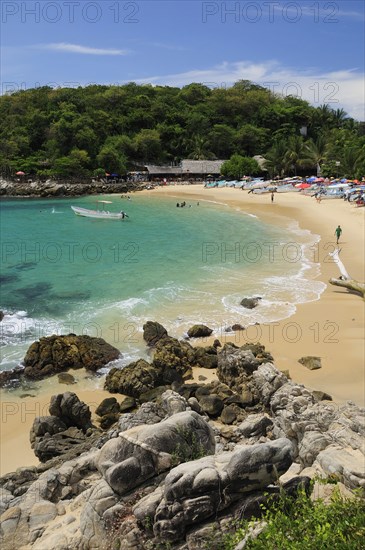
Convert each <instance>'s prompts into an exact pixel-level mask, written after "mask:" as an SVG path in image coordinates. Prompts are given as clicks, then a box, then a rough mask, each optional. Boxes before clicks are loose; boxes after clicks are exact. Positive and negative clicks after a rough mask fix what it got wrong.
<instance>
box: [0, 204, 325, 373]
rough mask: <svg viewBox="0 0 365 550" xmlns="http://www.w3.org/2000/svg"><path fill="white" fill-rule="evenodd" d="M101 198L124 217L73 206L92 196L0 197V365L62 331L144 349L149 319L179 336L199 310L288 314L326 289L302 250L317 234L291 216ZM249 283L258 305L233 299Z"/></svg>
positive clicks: (205, 318) (218, 317)
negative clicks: (97, 215) (277, 219)
mask: <svg viewBox="0 0 365 550" xmlns="http://www.w3.org/2000/svg"><path fill="white" fill-rule="evenodd" d="M98 198H99V199H100V198H101V197H98ZM102 198H104V199H110V200H112V201H113V203H112V204H110V205H108V208H109V209H110V210H111V211H114V212H118V211H120V210H121V209H123V210H125V211H126V212H127V213H128V215H129V218H128V219H126V220H123V221H116V220H93V219H88V218H81V217H78V216H76V215H75V214H73V212H72V210H71V208H70V206H71V205H75V206H83V207H86V208H95V206H96V199H95V197H82V198H77V199H58V200H51V199H44V200H31V199H27V200H5V201H3V202H2V204H1V234H2V254H1V264H2V265H1V299H0V307H1V309H2V310H4V311H5V312H6V313H7V315H6V317H5V319H4V321H3V322H2V323H1V341H2V347H1V350H0V351H1V368H3V369H7V368H12V367H14V366H15V365H16V364H18V363H19V362H20V361H21V359H22V357H23V356H24V353H25V350H26V349H27V347H28V346H29V344H30V343H31V342H32V341H34V340H35V339H37V338H39V337H41V336H45V335H49V334H54V333H58V334H64V333H68V332H75V333H77V334H81V333H85V334H90V335H92V336H102V337H103V338H105V339H106V340H107V341H108V342H110V343H112V344H114V345H115V346H116V347H118V348H119V349H120V350H121V351H122V353H123V361H125V362H127V361H128V360H130V359H131V358H135V357H137V356H140V355H141V353H142V352H143V351H144V345H143V342H142V338H141V331H142V325H143V323H144V322H145V321H146V320H148V319H154V320H158V321H160V322H161V323H163V324H164V325H165V326H166V328H167V329H168V330H169V332H170V333H171V334H172V335H174V336H178V337H181V336H183V335H184V332H185V331H186V330H187V329H188V327H189V326H190V325H191V324H193V323H196V322H203V323H206V324H208V325H210V326H212V328H214V329H215V331H216V333H217V334H218V333H219V331H220V330H224V329H225V328H226V327H227V326H229V325H230V324H233V323H241V324H243V325H245V326H247V325H248V324H254V323H255V322H260V323H264V322H269V321H272V320H278V319H282V318H285V317H287V316H289V315H291V314H292V313H293V312H294V311H295V304H297V303H300V302H304V301H307V300H313V299H317V298H318V295H319V293H320V292H321V291H322V290H323V287H322V286H321V283H318V282H314V281H313V280H311V279H312V278H313V275H314V274H315V272H316V270H318V266H316V265H314V264H312V263H311V261H310V256H309V255H308V253H307V252H306V251H308V250H309V247H310V246H311V245H312V244H313V243H314V242H315V240H316V237H315V236H313V235H311V234H310V233H308V232H305V231H299V230H298V228H297V227H296V226H295V224H292V225H290V226H288V227H287V228H285V229H283V228H278V227H275V226H271V225H269V224H265V223H263V222H262V221H261V220H259V219H258V218H256V217H254V216H252V215H249V214H246V213H245V212H241V211H236V210H234V209H231V208H228V207H227V206H224V205H217V204H214V203H210V202H207V201H200V203H199V204H197V202H191V203H190V204H191V206H189V203H188V205H187V206H186V207H185V208H177V207H176V202H177V200H176V199H171V198H161V197H146V196H142V195H140V196H139V195H133V196H132V199H131V200H130V201H128V200H127V199H123V198H121V197H119V196H113V197H102ZM290 243H292V244H290ZM284 283H285V287H284ZM255 295H256V296H261V297H262V300H261V302H260V305H259V306H258V307H257V308H256V309H255V310H251V311H250V310H245V309H244V308H242V306H240V305H239V303H240V300H241V299H242V297H244V296H255Z"/></svg>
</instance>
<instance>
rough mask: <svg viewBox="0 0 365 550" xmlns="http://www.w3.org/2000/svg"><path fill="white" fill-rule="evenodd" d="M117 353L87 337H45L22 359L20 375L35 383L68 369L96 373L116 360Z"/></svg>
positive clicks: (106, 344)
mask: <svg viewBox="0 0 365 550" xmlns="http://www.w3.org/2000/svg"><path fill="white" fill-rule="evenodd" d="M119 355H120V352H119V350H117V349H116V348H114V347H113V346H111V345H110V344H108V343H107V342H105V340H103V339H102V338H93V337H91V336H76V335H75V334H69V335H68V336H46V337H44V338H41V339H40V340H39V341H37V342H34V343H33V344H32V345H31V346H30V348H29V349H28V351H27V353H26V355H25V358H24V365H25V369H24V375H25V376H26V377H27V378H30V379H33V380H39V379H41V378H45V377H46V376H51V375H53V374H57V373H59V372H62V371H65V370H68V369H71V368H72V369H81V368H85V369H87V370H90V371H93V372H95V371H97V370H98V369H100V368H101V367H103V366H105V365H106V364H107V363H109V362H110V361H114V360H115V359H118V357H119Z"/></svg>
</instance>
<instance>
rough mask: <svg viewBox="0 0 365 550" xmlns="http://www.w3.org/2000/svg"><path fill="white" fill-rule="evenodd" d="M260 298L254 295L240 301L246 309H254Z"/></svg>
mask: <svg viewBox="0 0 365 550" xmlns="http://www.w3.org/2000/svg"><path fill="white" fill-rule="evenodd" d="M260 300H261V297H260V296H255V297H254V298H243V299H242V300H241V302H240V303H241V306H243V307H245V308H246V309H254V308H255V307H257V306H258V305H259V301H260Z"/></svg>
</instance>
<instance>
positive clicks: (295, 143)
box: [284, 136, 304, 175]
mask: <svg viewBox="0 0 365 550" xmlns="http://www.w3.org/2000/svg"><path fill="white" fill-rule="evenodd" d="M303 147H304V142H303V138H302V137H301V136H290V138H289V140H288V143H287V151H286V153H285V155H284V164H285V172H286V173H287V174H288V173H290V172H292V171H294V174H295V175H297V167H298V166H300V164H301V160H302V158H303Z"/></svg>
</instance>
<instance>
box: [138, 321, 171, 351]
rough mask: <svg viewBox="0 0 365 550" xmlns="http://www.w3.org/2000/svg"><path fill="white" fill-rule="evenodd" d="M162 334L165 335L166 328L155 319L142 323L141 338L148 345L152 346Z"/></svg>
mask: <svg viewBox="0 0 365 550" xmlns="http://www.w3.org/2000/svg"><path fill="white" fill-rule="evenodd" d="M164 336H167V330H166V329H165V327H163V326H162V325H160V323H157V321H147V323H145V324H144V325H143V339H144V341H145V342H147V344H148V345H149V346H154V345H155V344H156V343H157V342H158V341H159V340H161V338H163V337H164Z"/></svg>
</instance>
